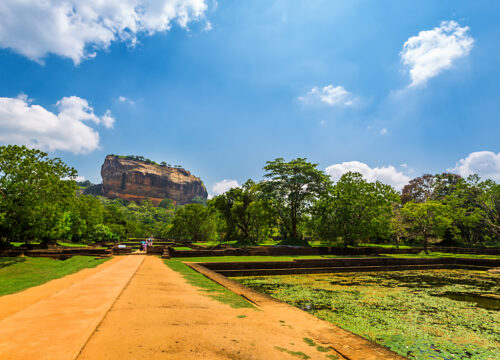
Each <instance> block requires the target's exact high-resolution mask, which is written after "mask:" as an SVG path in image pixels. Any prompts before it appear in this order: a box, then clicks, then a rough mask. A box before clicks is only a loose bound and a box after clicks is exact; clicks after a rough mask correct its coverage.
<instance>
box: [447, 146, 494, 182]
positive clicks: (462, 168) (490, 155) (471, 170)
mask: <svg viewBox="0 0 500 360" xmlns="http://www.w3.org/2000/svg"><path fill="white" fill-rule="evenodd" d="M448 171H451V172H456V173H457V174H459V175H461V176H463V177H467V176H469V175H471V174H477V175H479V176H480V177H481V178H482V179H491V180H494V181H497V182H500V152H499V153H498V154H495V153H494V152H491V151H477V152H473V153H470V154H469V156H467V157H466V158H465V159H460V160H459V161H458V163H457V164H456V166H455V167H454V168H452V169H448Z"/></svg>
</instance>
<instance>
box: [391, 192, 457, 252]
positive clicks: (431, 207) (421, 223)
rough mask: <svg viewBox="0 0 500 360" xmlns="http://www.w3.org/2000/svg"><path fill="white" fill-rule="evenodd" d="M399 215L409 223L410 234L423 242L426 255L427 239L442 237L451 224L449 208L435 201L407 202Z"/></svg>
mask: <svg viewBox="0 0 500 360" xmlns="http://www.w3.org/2000/svg"><path fill="white" fill-rule="evenodd" d="M401 214H402V215H403V216H404V217H405V218H406V219H407V221H408V223H409V231H410V234H413V236H414V237H416V238H419V239H421V240H422V241H423V245H424V251H425V253H426V254H428V253H429V251H428V245H429V239H430V238H431V237H442V236H443V235H444V233H445V231H446V230H447V229H449V228H450V227H451V225H452V223H453V220H452V219H451V217H450V208H449V206H447V205H445V204H443V203H441V202H440V201H436V200H427V201H426V202H423V203H416V202H413V201H410V202H407V203H406V204H405V205H404V206H403V208H402V209H401Z"/></svg>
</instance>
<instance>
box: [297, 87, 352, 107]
mask: <svg viewBox="0 0 500 360" xmlns="http://www.w3.org/2000/svg"><path fill="white" fill-rule="evenodd" d="M299 100H300V101H302V102H303V103H305V104H314V103H318V102H322V103H325V104H327V105H328V106H350V105H352V104H353V101H354V96H353V95H352V94H351V93H350V92H349V91H347V90H346V89H344V88H343V87H342V86H333V85H327V86H325V87H323V88H322V89H320V88H319V87H317V86H315V87H313V88H312V89H311V91H309V92H308V93H307V94H306V95H304V96H300V97H299Z"/></svg>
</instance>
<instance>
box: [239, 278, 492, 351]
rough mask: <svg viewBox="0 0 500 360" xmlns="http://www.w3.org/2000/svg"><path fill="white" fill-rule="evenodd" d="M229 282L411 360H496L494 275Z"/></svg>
mask: <svg viewBox="0 0 500 360" xmlns="http://www.w3.org/2000/svg"><path fill="white" fill-rule="evenodd" d="M235 280H238V281H239V282H241V283H243V284H244V285H247V286H250V287H252V288H254V289H256V290H258V291H261V292H265V293H267V294H269V295H271V296H273V297H276V298H278V299H280V300H282V301H285V302H287V303H289V304H291V305H294V306H297V307H299V308H301V309H303V310H305V311H308V312H310V313H312V314H314V315H315V316H317V317H319V318H321V319H324V320H327V321H330V322H332V323H334V324H336V325H339V326H341V327H343V328H345V329H347V330H349V331H352V332H354V333H356V334H358V335H361V336H363V337H366V338H368V339H370V340H373V341H375V342H377V343H379V344H381V345H384V346H387V347H389V348H390V349H392V350H393V351H396V352H397V353H399V354H401V355H403V356H406V357H408V358H410V359H443V360H444V359H476V360H479V359H481V360H483V359H484V360H486V359H488V360H490V359H491V360H493V359H497V358H498V357H497V356H498V341H499V339H500V331H499V328H498V324H499V323H500V313H499V310H500V298H499V297H498V295H495V294H498V293H499V291H500V287H499V282H498V275H493V274H489V273H487V272H480V271H468V270H420V271H394V272H377V273H349V274H311V275H281V276H267V277H244V278H235Z"/></svg>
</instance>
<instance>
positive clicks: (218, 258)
mask: <svg viewBox="0 0 500 360" xmlns="http://www.w3.org/2000/svg"><path fill="white" fill-rule="evenodd" d="M364 257H393V258H440V257H443V258H466V259H499V258H500V256H499V255H475V254H450V253H439V252H429V254H428V255H426V254H425V253H423V252H422V253H420V254H380V255H378V256H377V255H297V256H292V255H285V256H264V255H262V256H261V255H258V256H201V257H176V258H174V259H175V260H178V261H189V262H251V261H259V262H260V261H293V260H295V259H338V258H364Z"/></svg>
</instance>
